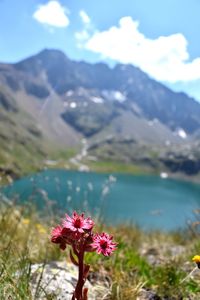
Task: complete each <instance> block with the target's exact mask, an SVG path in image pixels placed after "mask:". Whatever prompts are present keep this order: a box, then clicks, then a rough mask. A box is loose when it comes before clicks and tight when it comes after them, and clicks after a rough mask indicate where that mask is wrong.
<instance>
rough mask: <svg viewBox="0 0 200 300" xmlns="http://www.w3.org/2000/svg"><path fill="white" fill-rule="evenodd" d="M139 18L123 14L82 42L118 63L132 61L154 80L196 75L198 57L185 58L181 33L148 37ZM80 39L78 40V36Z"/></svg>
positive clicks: (187, 78)
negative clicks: (108, 26)
mask: <svg viewBox="0 0 200 300" xmlns="http://www.w3.org/2000/svg"><path fill="white" fill-rule="evenodd" d="M138 27H139V22H138V21H134V20H133V19H132V18H131V17H123V18H121V19H120V21H119V26H118V27H116V26H113V27H111V28H109V29H108V30H106V31H102V32H94V33H93V34H92V35H90V37H89V38H88V37H87V36H86V35H85V37H86V39H87V40H85V41H84V44H82V46H83V47H84V48H86V49H88V50H91V51H93V52H96V53H100V54H101V55H102V57H103V58H110V59H113V60H116V61H118V62H121V63H132V64H134V65H136V66H138V67H140V68H141V69H142V70H144V71H145V72H147V73H148V74H149V75H151V76H152V77H154V78H155V79H157V80H161V81H168V82H172V83H173V82H177V81H190V80H196V79H199V78H200V57H199V58H196V59H194V60H193V61H189V53H188V51H187V40H186V38H185V37H184V35H183V34H181V33H176V34H172V35H169V36H160V37H158V38H157V39H149V38H147V37H146V36H145V35H144V34H143V33H141V32H140V31H139V29H138ZM79 41H80V40H79Z"/></svg>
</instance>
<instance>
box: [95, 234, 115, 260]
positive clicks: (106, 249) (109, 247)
mask: <svg viewBox="0 0 200 300" xmlns="http://www.w3.org/2000/svg"><path fill="white" fill-rule="evenodd" d="M112 239H113V237H112V236H111V235H109V234H107V233H105V232H103V233H101V234H95V235H94V236H93V243H92V244H91V246H92V247H93V248H95V249H96V252H97V253H98V254H100V253H102V254H103V255H104V256H110V255H111V253H112V252H113V251H114V250H115V249H116V245H117V244H116V243H114V242H112Z"/></svg>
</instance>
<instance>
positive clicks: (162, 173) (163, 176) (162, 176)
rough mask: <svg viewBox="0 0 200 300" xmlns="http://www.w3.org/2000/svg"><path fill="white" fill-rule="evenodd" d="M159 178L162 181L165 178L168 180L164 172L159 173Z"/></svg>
mask: <svg viewBox="0 0 200 300" xmlns="http://www.w3.org/2000/svg"><path fill="white" fill-rule="evenodd" d="M160 177H161V178H162V179H166V178H168V174H167V173H166V172H161V173H160Z"/></svg>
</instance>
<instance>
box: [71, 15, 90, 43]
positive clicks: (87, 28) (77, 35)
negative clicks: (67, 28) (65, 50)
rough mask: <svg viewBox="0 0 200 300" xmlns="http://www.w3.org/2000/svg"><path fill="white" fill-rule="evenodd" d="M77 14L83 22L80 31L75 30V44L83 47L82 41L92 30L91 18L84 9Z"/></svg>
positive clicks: (86, 38)
mask: <svg viewBox="0 0 200 300" xmlns="http://www.w3.org/2000/svg"><path fill="white" fill-rule="evenodd" d="M79 16H80V18H81V20H82V22H83V28H82V30H81V31H77V32H75V38H76V40H77V41H78V43H77V46H78V47H79V48H83V45H84V42H85V41H87V40H88V39H89V38H90V36H91V34H92V33H93V32H94V30H93V25H92V23H91V19H90V17H89V16H88V14H87V13H86V12H85V11H84V10H80V11H79Z"/></svg>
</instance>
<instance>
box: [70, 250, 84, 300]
mask: <svg viewBox="0 0 200 300" xmlns="http://www.w3.org/2000/svg"><path fill="white" fill-rule="evenodd" d="M83 260H84V249H80V251H79V254H78V282H77V285H76V288H75V292H74V295H73V297H75V299H77V300H83V285H84V283H85V279H84V263H83ZM73 299H74V298H72V300H73Z"/></svg>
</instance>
